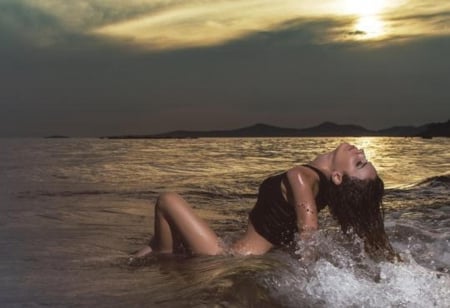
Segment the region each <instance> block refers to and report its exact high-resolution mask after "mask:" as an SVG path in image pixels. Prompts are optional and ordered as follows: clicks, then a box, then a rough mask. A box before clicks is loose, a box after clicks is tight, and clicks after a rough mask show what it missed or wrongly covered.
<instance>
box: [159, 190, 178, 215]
mask: <svg viewBox="0 0 450 308" xmlns="http://www.w3.org/2000/svg"><path fill="white" fill-rule="evenodd" d="M182 202H183V198H182V197H181V196H180V195H179V194H178V193H176V192H163V193H161V194H160V195H159V196H158V200H157V201H156V207H157V208H158V209H160V210H162V211H163V212H164V211H167V210H170V209H173V208H174V207H178V206H179V205H180V204H181V203H182Z"/></svg>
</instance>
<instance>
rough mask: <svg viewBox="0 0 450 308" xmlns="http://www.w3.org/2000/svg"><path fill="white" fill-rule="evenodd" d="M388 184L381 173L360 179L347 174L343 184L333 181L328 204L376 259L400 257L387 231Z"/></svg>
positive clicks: (340, 220) (337, 218) (342, 227)
mask: <svg viewBox="0 0 450 308" xmlns="http://www.w3.org/2000/svg"><path fill="white" fill-rule="evenodd" d="M383 194H384V183H383V181H382V180H381V179H380V178H379V177H378V176H377V177H376V178H375V179H373V180H360V179H356V178H351V177H349V176H348V175H345V174H344V176H343V179H342V182H341V184H340V185H336V184H334V183H333V182H332V181H331V185H330V189H329V192H328V206H329V208H330V212H331V214H332V215H333V217H334V218H335V219H336V220H337V221H338V222H339V224H340V225H341V229H342V231H343V232H344V233H347V231H348V230H350V229H353V231H354V232H355V233H356V234H357V235H358V236H359V237H361V238H362V239H363V240H364V248H365V250H366V252H367V253H368V254H369V255H370V256H371V257H373V258H375V259H388V260H394V259H396V258H398V256H397V255H396V253H395V252H394V250H393V248H392V246H391V244H390V243H389V239H388V237H387V235H386V232H385V230H384V222H383V218H384V210H383V202H382V198H383Z"/></svg>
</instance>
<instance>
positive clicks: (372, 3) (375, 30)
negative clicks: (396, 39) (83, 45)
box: [345, 0, 386, 40]
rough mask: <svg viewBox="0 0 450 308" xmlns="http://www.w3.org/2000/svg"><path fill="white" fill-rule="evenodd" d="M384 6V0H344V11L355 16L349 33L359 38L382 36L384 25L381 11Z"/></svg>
mask: <svg viewBox="0 0 450 308" xmlns="http://www.w3.org/2000/svg"><path fill="white" fill-rule="evenodd" d="M385 7H386V1H385V0H345V12H346V13H347V14H350V15H355V16H356V17H357V19H356V21H355V23H354V24H353V26H352V28H353V29H352V31H350V33H353V34H355V35H356V36H355V37H356V39H360V40H367V39H377V38H380V37H382V36H383V34H384V33H385V29H384V28H385V27H384V22H383V19H382V18H381V13H382V11H383V9H384V8H385Z"/></svg>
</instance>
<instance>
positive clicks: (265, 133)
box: [100, 120, 450, 139]
mask: <svg viewBox="0 0 450 308" xmlns="http://www.w3.org/2000/svg"><path fill="white" fill-rule="evenodd" d="M367 136H377V137H422V138H432V137H450V120H447V122H443V123H430V124H426V125H422V126H395V127H391V128H386V129H381V130H369V129H366V128H364V127H362V126H358V125H349V124H336V123H332V122H324V123H322V124H319V125H317V126H313V127H308V128H302V129H297V128H284V127H277V126H273V125H267V124H262V123H258V124H255V125H252V126H247V127H243V128H238V129H232V130H212V131H185V130H177V131H171V132H167V133H161V134H153V135H123V136H106V137H100V138H106V139H169V138H180V139H182V138H220V137H227V138H232V137H235V138H241V137H367Z"/></svg>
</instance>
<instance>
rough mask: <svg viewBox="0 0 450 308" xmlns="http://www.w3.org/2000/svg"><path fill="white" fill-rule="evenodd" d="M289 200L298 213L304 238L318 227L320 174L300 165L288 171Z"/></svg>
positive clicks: (299, 227) (301, 234)
mask: <svg viewBox="0 0 450 308" xmlns="http://www.w3.org/2000/svg"><path fill="white" fill-rule="evenodd" d="M287 179H288V184H289V187H288V194H287V197H288V201H289V203H291V204H292V205H293V206H294V208H295V212H296V214H297V227H298V231H299V233H300V237H301V238H302V239H306V238H308V237H309V234H311V232H313V231H315V230H317V229H318V221H317V206H316V201H315V192H316V190H317V183H318V180H319V179H318V176H317V174H316V173H315V172H313V171H312V170H310V169H308V168H306V167H303V166H298V167H294V168H292V169H290V170H288V171H287Z"/></svg>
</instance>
